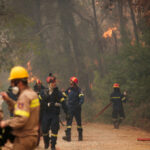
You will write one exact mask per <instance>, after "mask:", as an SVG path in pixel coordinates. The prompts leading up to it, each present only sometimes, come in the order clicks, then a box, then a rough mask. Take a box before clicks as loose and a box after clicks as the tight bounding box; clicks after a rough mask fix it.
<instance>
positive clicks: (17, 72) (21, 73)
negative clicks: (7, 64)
mask: <svg viewBox="0 0 150 150" xmlns="http://www.w3.org/2000/svg"><path fill="white" fill-rule="evenodd" d="M28 77H29V74H28V72H27V70H26V69H25V68H24V67H21V66H15V67H13V68H12V69H11V71H10V76H9V78H8V80H14V79H22V78H28Z"/></svg>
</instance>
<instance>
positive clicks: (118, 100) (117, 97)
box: [110, 83, 126, 129]
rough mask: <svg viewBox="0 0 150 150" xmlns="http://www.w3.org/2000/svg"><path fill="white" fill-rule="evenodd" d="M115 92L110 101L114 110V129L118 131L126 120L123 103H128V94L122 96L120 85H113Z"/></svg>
mask: <svg viewBox="0 0 150 150" xmlns="http://www.w3.org/2000/svg"><path fill="white" fill-rule="evenodd" d="M113 88H114V91H113V92H112V94H111V96H110V100H111V101H112V104H113V106H112V107H113V110H112V119H113V124H114V128H115V129H118V128H119V125H120V123H121V122H122V121H123V119H124V118H125V113H124V109H123V102H124V103H125V102H126V92H124V94H121V92H120V85H119V84H118V83H114V84H113Z"/></svg>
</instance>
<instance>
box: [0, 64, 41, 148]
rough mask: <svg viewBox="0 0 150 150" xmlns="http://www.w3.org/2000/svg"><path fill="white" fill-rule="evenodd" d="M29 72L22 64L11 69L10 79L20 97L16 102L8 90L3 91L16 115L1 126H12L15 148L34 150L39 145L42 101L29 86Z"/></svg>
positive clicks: (0, 125) (4, 97)
mask: <svg viewBox="0 0 150 150" xmlns="http://www.w3.org/2000/svg"><path fill="white" fill-rule="evenodd" d="M28 77H29V75H28V72H27V70H26V69H25V68H24V67H22V66H15V67H13V68H12V69H11V72H10V76H9V80H10V82H12V83H13V87H12V88H14V89H18V90H15V91H18V94H19V97H18V99H17V101H16V102H15V101H14V100H12V99H11V98H10V97H9V96H8V94H7V93H6V92H1V93H0V94H1V95H2V96H3V99H4V100H5V101H6V102H7V104H8V105H9V108H10V110H11V111H13V114H14V117H13V118H11V119H8V120H3V121H1V122H0V127H1V128H4V127H6V126H10V127H11V128H12V129H13V132H12V133H13V135H15V140H14V143H13V148H12V149H13V150H34V149H35V148H36V145H37V136H38V127H39V112H40V103H39V99H38V95H37V94H36V93H35V92H34V91H33V90H32V89H31V88H30V87H29V86H28Z"/></svg>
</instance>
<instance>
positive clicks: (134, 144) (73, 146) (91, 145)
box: [36, 123, 150, 150]
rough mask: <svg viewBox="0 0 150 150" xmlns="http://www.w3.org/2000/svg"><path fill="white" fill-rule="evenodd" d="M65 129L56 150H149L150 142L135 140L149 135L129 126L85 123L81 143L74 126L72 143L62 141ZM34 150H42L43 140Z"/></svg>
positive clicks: (61, 133) (59, 135)
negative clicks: (117, 127)
mask: <svg viewBox="0 0 150 150" xmlns="http://www.w3.org/2000/svg"><path fill="white" fill-rule="evenodd" d="M64 130H65V127H62V126H61V129H60V130H59V134H58V140H57V145H56V150H150V141H144V142H142V141H137V138H150V133H149V132H146V131H144V130H141V129H139V128H135V127H131V126H120V129H114V128H113V126H112V125H106V124H100V123H87V124H84V125H83V138H84V139H83V141H78V134H77V129H76V125H75V124H73V127H72V141H71V142H66V141H63V140H62V136H64ZM49 149H50V148H49ZM36 150H44V144H43V139H42V138H41V141H40V145H39V147H38V148H37V149H36Z"/></svg>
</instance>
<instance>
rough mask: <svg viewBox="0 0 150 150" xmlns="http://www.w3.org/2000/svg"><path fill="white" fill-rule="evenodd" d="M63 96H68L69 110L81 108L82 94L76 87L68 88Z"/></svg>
mask: <svg viewBox="0 0 150 150" xmlns="http://www.w3.org/2000/svg"><path fill="white" fill-rule="evenodd" d="M65 94H66V95H67V96H68V107H69V108H76V107H78V106H81V104H83V102H84V94H83V93H82V91H81V89H80V88H79V87H78V86H76V87H69V88H68V89H67V90H66V92H65Z"/></svg>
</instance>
